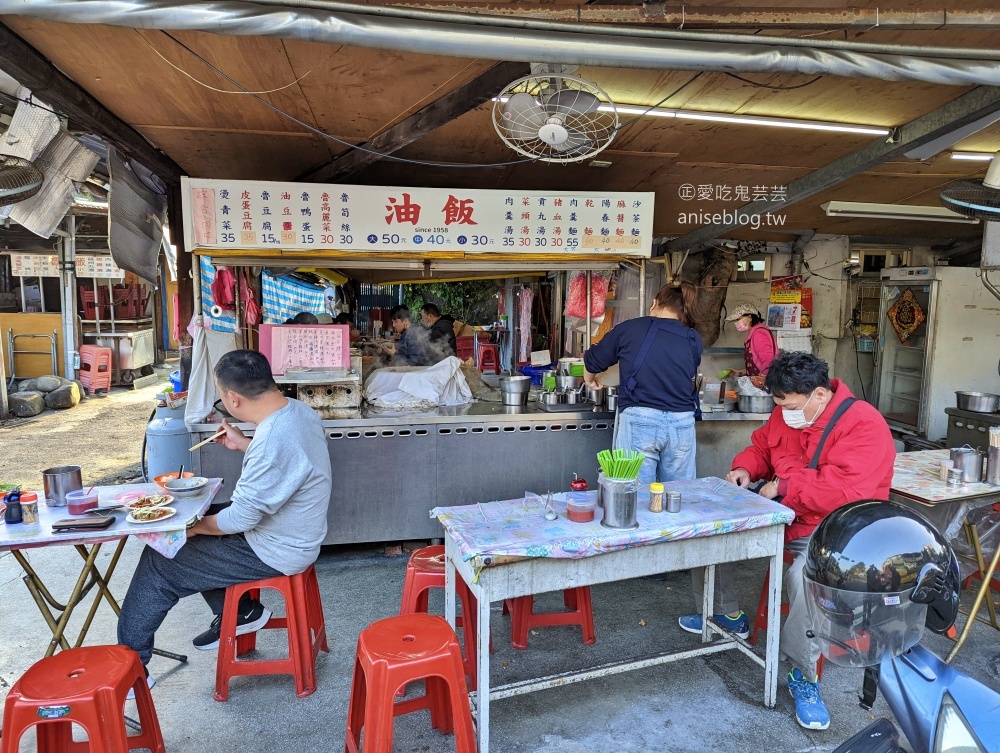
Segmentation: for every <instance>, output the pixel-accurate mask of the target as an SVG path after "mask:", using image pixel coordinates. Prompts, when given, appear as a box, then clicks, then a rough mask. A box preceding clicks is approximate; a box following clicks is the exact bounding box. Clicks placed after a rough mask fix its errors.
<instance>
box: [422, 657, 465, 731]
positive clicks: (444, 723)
mask: <svg viewBox="0 0 1000 753" xmlns="http://www.w3.org/2000/svg"><path fill="white" fill-rule="evenodd" d="M462 671H463V672H464V668H463V670H462ZM424 688H425V694H426V696H427V706H428V708H429V709H430V712H431V727H433V728H434V729H436V730H438V731H439V732H441V733H442V734H444V735H449V734H451V733H452V731H453V730H454V726H453V723H452V713H451V692H450V688H449V686H448V682H447V681H446V680H445V679H444V678H443V677H440V676H437V675H432V676H430V677H425V678H424Z"/></svg>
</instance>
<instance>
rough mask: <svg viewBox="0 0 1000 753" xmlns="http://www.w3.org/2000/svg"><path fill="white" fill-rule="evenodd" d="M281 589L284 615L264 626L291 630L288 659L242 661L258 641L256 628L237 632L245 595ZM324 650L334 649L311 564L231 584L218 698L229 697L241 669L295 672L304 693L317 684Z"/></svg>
mask: <svg viewBox="0 0 1000 753" xmlns="http://www.w3.org/2000/svg"><path fill="white" fill-rule="evenodd" d="M268 588H269V589H272V590H274V591H280V592H281V595H282V597H283V598H284V600H285V616H284V617H272V618H271V619H269V620H268V621H267V624H266V625H264V627H263V628H261V629H262V630H276V629H284V630H287V631H288V658H287V659H253V660H245V661H240V660H239V659H238V657H240V656H243V655H244V654H246V653H247V652H249V651H253V650H254V649H255V648H256V647H257V634H256V633H246V634H244V635H240V636H237V635H236V618H237V616H238V612H239V609H238V607H239V603H240V597H241V596H243V594H244V593H247V592H250V594H251V597H253V598H258V596H259V594H260V591H261V590H262V589H268ZM320 651H326V652H327V653H329V652H330V647H329V645H328V644H327V642H326V622H325V620H324V619H323V603H322V601H321V600H320V596H319V580H318V579H317V578H316V568H315V567H313V566H312V565H310V566H309V569H308V570H306V571H305V572H302V573H299V574H298V575H279V576H278V577H276V578H266V579H265V580H256V581H253V582H252V583H237V584H236V585H234V586H230V587H229V588H227V589H226V606H225V608H224V609H223V610H222V630H221V635H220V637H219V658H218V661H217V663H216V668H215V700H217V701H226V700H228V699H229V680H230V679H231V678H233V677H237V676H240V675H292V676H294V677H295V695H297V696H298V697H299V698H305V697H306V696H307V695H312V693H313V692H314V691H315V690H316V657H317V656H318V655H319V652H320Z"/></svg>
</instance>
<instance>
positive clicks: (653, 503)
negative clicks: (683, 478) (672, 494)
mask: <svg viewBox="0 0 1000 753" xmlns="http://www.w3.org/2000/svg"><path fill="white" fill-rule="evenodd" d="M665 493H666V492H665V491H664V489H663V484H661V483H660V482H659V481H654V482H653V483H652V484H650V485H649V511H650V512H663V497H664V495H665Z"/></svg>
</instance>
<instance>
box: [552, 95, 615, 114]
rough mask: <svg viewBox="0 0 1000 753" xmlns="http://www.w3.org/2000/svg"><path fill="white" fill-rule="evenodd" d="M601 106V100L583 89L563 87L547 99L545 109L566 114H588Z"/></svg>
mask: <svg viewBox="0 0 1000 753" xmlns="http://www.w3.org/2000/svg"><path fill="white" fill-rule="evenodd" d="M600 106H601V100H599V99H598V98H597V97H595V96H594V95H593V94H591V93H590V92H588V91H582V90H581V89H562V90H560V91H557V92H556V93H555V94H553V95H552V96H551V97H549V98H548V99H547V100H546V101H545V109H546V110H548V111H549V112H551V113H562V114H564V115H570V114H572V115H586V114H587V113H589V112H594V111H595V110H597V108H598V107H600Z"/></svg>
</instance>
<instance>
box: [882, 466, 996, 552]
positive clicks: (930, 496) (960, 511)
mask: <svg viewBox="0 0 1000 753" xmlns="http://www.w3.org/2000/svg"><path fill="white" fill-rule="evenodd" d="M948 457H949V452H948V450H922V451H920V452H901V453H899V454H898V455H896V463H895V465H894V466H893V475H892V488H891V490H890V491H891V495H890V497H891V499H892V500H893V501H895V502H900V503H902V504H904V505H906V506H907V507H910V508H912V509H915V510H916V511H917V512H919V513H920V514H921V515H923V516H924V517H925V518H927V519H928V520H929V521H930V522H931V523H932V524H933V525H934V526H935V527H936V528H937V529H938V530H939V531H940V532H941V533H942V534H943V535H944V537H945V538H946V539H948V540H949V541H950V540H952V539H955V538H956V537H958V536H959V534H960V533H961V532H962V523H963V522H964V521H965V519H966V517H967V516H968V514H969V513H970V512H972V511H973V510H975V509H977V508H980V507H985V506H986V505H989V504H993V503H995V502H997V501H1000V486H993V485H992V484H982V483H980V484H960V485H958V486H949V485H948V484H947V483H946V482H944V481H942V480H941V476H940V470H941V466H940V463H941V461H942V460H947V459H948Z"/></svg>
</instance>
